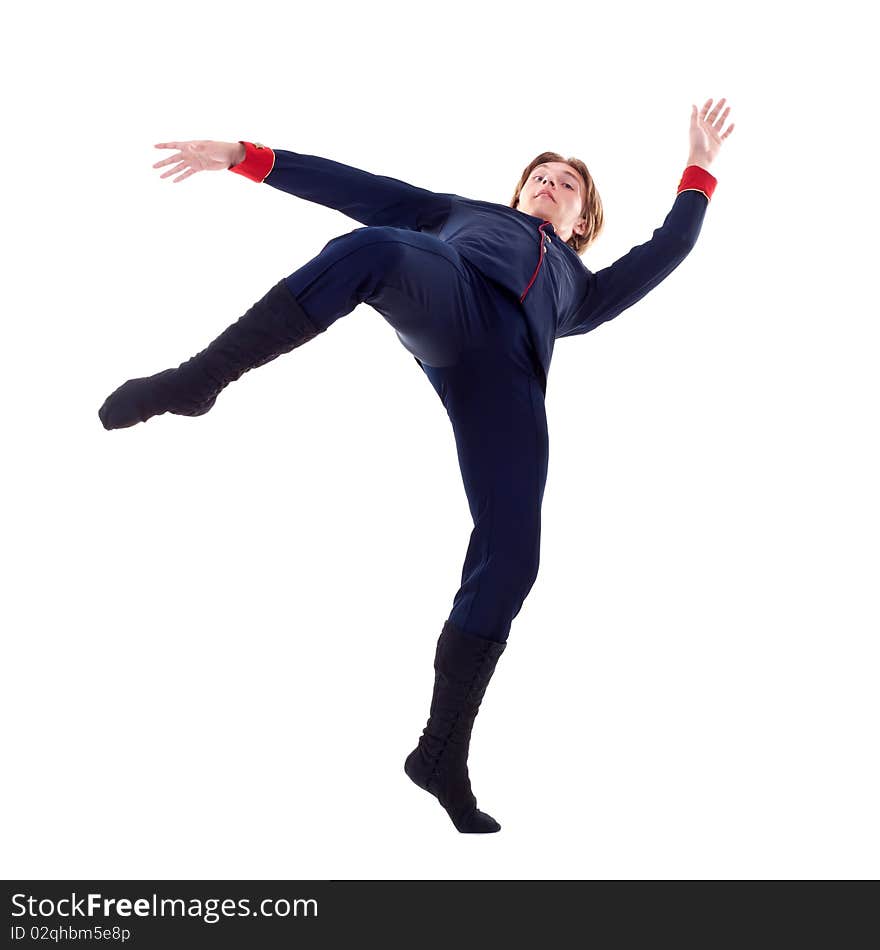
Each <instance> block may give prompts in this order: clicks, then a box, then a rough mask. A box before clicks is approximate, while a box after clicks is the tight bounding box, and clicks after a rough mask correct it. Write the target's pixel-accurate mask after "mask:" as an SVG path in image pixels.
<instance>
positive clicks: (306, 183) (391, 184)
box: [229, 142, 452, 231]
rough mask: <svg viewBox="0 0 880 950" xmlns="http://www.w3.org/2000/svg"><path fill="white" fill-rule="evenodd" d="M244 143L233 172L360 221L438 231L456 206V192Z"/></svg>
mask: <svg viewBox="0 0 880 950" xmlns="http://www.w3.org/2000/svg"><path fill="white" fill-rule="evenodd" d="M239 144H240V146H243V147H244V149H245V155H244V158H243V160H242V161H240V162H239V163H238V164H236V165H233V166H232V167H230V169H229V171H231V172H235V173H236V174H239V175H244V177H245V178H250V179H251V181H256V182H263V183H265V184H267V185H271V186H272V187H273V188H278V189H280V190H281V191H286V192H287V193H288V194H290V195H296V197H297V198H303V199H305V200H306V201H314V202H316V203H317V204H322V205H325V206H326V207H328V208H334V209H335V210H336V211H341V212H342V213H343V214H345V215H347V216H348V217H349V218H353V219H354V220H355V221H359V222H360V223H361V224H366V225H369V226H380V225H389V226H391V227H395V228H410V229H411V230H415V231H424V230H428V231H434V230H439V229H440V228H441V227H442V226H443V223H444V222H445V221H446V218H447V217H448V216H449V212H450V210H451V207H452V196H451V195H449V194H438V193H436V192H433V191H427V190H426V189H424V188H417V187H415V186H414V185H408V184H407V183H406V182H405V181H400V180H398V179H397V178H389V177H388V176H386V175H374V174H373V173H372V172H366V171H361V169H359V168H352V167H351V166H350V165H342V164H340V163H339V162H334V161H331V160H330V159H328V158H319V157H318V156H317V155H303V154H301V153H299V152H288V151H284V150H283V149H272V148H270V147H269V146H268V145H261V144H260V143H258V142H241V143H239Z"/></svg>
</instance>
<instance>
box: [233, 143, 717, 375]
mask: <svg viewBox="0 0 880 950" xmlns="http://www.w3.org/2000/svg"><path fill="white" fill-rule="evenodd" d="M241 144H243V145H244V146H245V158H244V159H243V160H242V161H241V162H240V163H238V164H237V165H233V166H231V167H230V169H229V170H230V171H231V172H235V173H236V174H239V175H243V176H244V177H246V178H248V179H250V180H251V181H255V182H259V183H264V184H267V185H271V186H272V187H273V188H278V189H280V190H281V191H285V192H287V193H288V194H291V195H295V196H297V197H298V198H303V199H305V200H306V201H312V202H316V203H317V204H322V205H325V206H326V207H328V208H334V209H335V210H337V211H341V212H342V213H343V214H345V215H347V216H348V217H350V218H352V219H353V220H355V221H358V222H360V223H361V224H364V225H367V226H391V227H396V228H409V229H412V230H415V231H424V232H426V233H429V234H433V235H436V236H437V237H438V238H440V239H441V240H443V241H447V242H448V243H449V244H451V245H453V246H454V247H455V248H456V249H457V250H458V252H459V253H460V254H461V255H462V256H463V257H465V258H466V259H467V260H468V261H470V262H471V263H472V264H473V265H474V266H475V267H476V268H477V269H478V270H479V271H481V272H482V273H483V274H485V275H486V276H487V277H489V278H490V279H491V280H493V281H495V282H496V283H498V284H500V285H501V286H502V287H504V288H506V289H507V290H508V291H509V292H511V293H512V294H514V295H515V296H516V297H517V298H518V299H519V302H520V304H521V306H522V308H523V312H524V315H525V319H526V323H527V325H528V330H529V336H530V338H531V341H532V344H533V346H534V347H535V351H536V353H537V355H538V358H539V360H540V365H541V368H542V370H543V374H544V375H543V379H542V380H541V383H542V387H543V389H544V391H545V392H546V386H547V374H548V372H549V369H550V360H551V358H552V355H553V345H554V342H555V341H556V339H558V338H559V337H565V336H574V335H576V334H579V333H589V331H590V330H593V329H595V328H596V327H597V326H599V325H600V324H602V323H606V322H607V321H608V320H612V319H613V318H614V317H616V316H617V315H618V314H620V313H622V312H623V311H624V310H626V309H627V308H628V307H631V306H632V305H633V304H634V303H636V302H637V301H639V300H641V298H642V297H644V296H645V294H647V293H648V291H649V290H652V289H653V288H654V287H656V286H657V284H659V283H660V282H661V281H662V280H663V279H664V278H666V277H667V276H668V275H669V274H671V273H672V271H673V270H675V268H676V267H678V265H679V264H680V263H681V262H682V261H683V260H684V259H685V257H687V255H688V254H689V253H690V251H691V249H692V248H693V247H694V244H695V243H696V240H697V237H698V235H699V233H700V229H701V227H702V223H703V218H704V216H705V214H706V208H707V207H708V205H709V201H710V200H711V198H712V193H713V191H714V190H715V185H716V184H717V179H716V178H715V177H714V175H712V174H711V173H710V172H708V171H707V170H706V169H704V168H702V167H701V166H699V165H688V166H687V167H686V168H685V170H684V174H683V175H682V177H681V180H680V182H679V184H678V190H677V193H676V197H675V200H674V202H673V204H672V208H671V210H670V211H669V213H668V214H667V215H666V218H665V220H664V221H663V224H662V225H660V227H659V228H657V229H656V230H655V231H654V234H653V236H652V237H651V239H650V240H649V241H647V242H646V243H644V244H640V245H637V246H636V247H634V248H632V250H630V251H629V252H628V253H627V254H625V255H624V256H623V257H621V258H620V259H619V260H617V261H615V262H614V263H613V264H611V265H610V266H608V267H605V268H603V269H602V270H599V271H596V272H595V273H594V272H592V271H590V270H589V269H588V268H587V267H586V266H585V265H584V264H583V262H582V261H581V259H580V256H579V255H578V254H577V252H576V251H575V250H574V249H573V248H571V247H569V245H568V244H566V243H565V242H564V241H563V240H562V239H561V238H559V237H558V236H557V234H556V231H555V229H554V227H553V224H552V223H551V222H550V221H547V220H546V219H543V218H539V217H535V216H534V215H531V214H526V213H525V212H524V211H520V210H518V209H516V208H511V207H509V206H507V205H502V204H496V203H494V202H491V201H480V200H477V199H473V198H464V197H462V196H461V195H456V194H452V193H447V192H433V191H428V190H426V189H424V188H418V187H416V186H414V185H410V184H407V183H406V182H404V181H400V180H398V179H396V178H389V177H387V176H385V175H376V174H373V173H371V172H367V171H362V170H361V169H358V168H353V167H351V166H349V165H343V164H341V163H339V162H335V161H331V160H330V159H327V158H320V157H318V156H315V155H303V154H300V153H298V152H290V151H285V150H283V149H273V148H270V147H269V146H267V145H263V144H261V143H259V142H244V141H243V142H242V143H241Z"/></svg>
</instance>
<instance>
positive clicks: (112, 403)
mask: <svg viewBox="0 0 880 950" xmlns="http://www.w3.org/2000/svg"><path fill="white" fill-rule="evenodd" d="M323 332H324V331H323V330H322V329H320V328H318V327H316V326H315V325H314V324H313V323H312V322H311V321H310V320H309V318H308V316H307V315H306V313H305V311H304V310H303V309H302V307H301V306H300V305H299V303H298V302H297V300H296V298H295V297H294V296H293V294H292V293H291V292H290V288H289V287H288V286H287V284H286V283H285V281H284V280H283V279H282V280H279V281H278V283H277V284H275V286H274V287H272V289H271V290H270V291H269V292H268V293H267V294H266V295H265V296H264V297H263V298H262V299H260V300H258V301H257V302H256V303H255V304H254V305H253V306H252V307H251V308H250V310H248V311H247V313H246V314H245V315H244V316H243V317H241V318H240V319H239V320H238V321H237V322H236V323H233V324H232V326H230V327H227V329H225V330H224V331H223V332H222V333H221V334H220V336H218V337H217V339H216V340H214V342H213V343H211V344H209V346H208V347H206V348H205V349H204V350H202V352H201V353H198V354H197V355H196V356H193V357H192V358H191V359H189V360H187V361H186V362H185V363H181V364H180V366H178V367H177V368H176V369H166V370H163V371H162V372H161V373H156V374H155V375H154V376H147V377H143V378H139V379H130V380H128V382H125V383H123V384H122V385H121V386H120V387H119V388H118V389H117V390H115V391H114V392H113V393H111V395H109V396H108V397H107V399H105V400H104V404H103V405H102V406H101V408H100V409H99V410H98V417H99V418H100V420H101V423H102V424H103V426H104V428H105V429H123V428H125V427H127V426H133V425H135V424H136V423H138V422H146V421H147V419H149V418H150V417H152V416H157V415H161V414H162V413H164V412H171V413H174V414H175V415H180V416H201V415H203V414H204V413H206V412H207V411H208V410H209V409H210V408H211V407H212V406H213V405H214V402H215V401H216V399H217V396H218V395H219V394H220V391H221V390H222V389H224V388H225V387H226V386H228V385H229V383H231V382H232V381H233V380H236V379H238V378H239V377H240V376H241V375H242V374H243V373H246V372H247V371H248V370H249V369H253V368H254V367H256V366H262V365H263V364H264V363H268V362H269V361H270V360H273V359H275V357H276V356H280V355H281V354H282V353H288V352H290V350H292V349H294V347H297V346H300V345H301V344H302V343H306V342H308V341H309V340H311V339H312V337H314V336H317V334H318V333H323Z"/></svg>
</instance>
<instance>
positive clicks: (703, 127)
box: [556, 99, 734, 337]
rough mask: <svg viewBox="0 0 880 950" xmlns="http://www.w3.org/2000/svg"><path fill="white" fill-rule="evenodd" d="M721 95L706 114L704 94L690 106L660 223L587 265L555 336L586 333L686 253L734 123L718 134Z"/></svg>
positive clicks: (634, 299)
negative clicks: (615, 256)
mask: <svg viewBox="0 0 880 950" xmlns="http://www.w3.org/2000/svg"><path fill="white" fill-rule="evenodd" d="M724 101H725V100H724V99H721V100H720V101H719V102H718V104H717V106H716V107H715V109H714V110H713V111H712V112H711V114H709V107H710V105H711V103H712V100H711V99H709V100H708V101H707V102H706V104H705V105H704V106H703V109H702V111H701V112H700V113H699V114H698V113H697V107H696V106H693V107H692V111H691V128H690V157H689V159H688V164H687V167H686V168H685V170H684V174H683V175H682V176H681V180H680V181H679V184H678V190H677V193H676V198H675V202H674V203H673V205H672V209H671V210H670V212H669V214H667V215H666V219H665V220H664V222H663V224H662V225H661V226H660V227H659V228H657V230H655V231H654V234H653V237H652V238H651V240H650V241H648V242H646V243H645V244H640V245H638V246H637V247H634V248H632V250H630V251H629V253H628V254H625V255H624V256H623V257H621V258H620V259H619V260H617V261H615V262H614V263H613V264H611V265H610V266H609V267H605V268H603V269H602V270H600V271H597V272H596V273H595V274H594V273H592V272H590V271H587V274H588V280H587V286H586V291H585V293H584V294H583V296H582V298H581V300H580V301H578V302H577V303H576V305H575V307H574V309H573V310H572V311H571V312H570V313H567V314H561V315H560V319H559V324H558V327H557V332H556V336H557V337H563V336H573V335H575V334H578V333H588V332H589V331H590V330H593V329H595V328H596V327H597V326H599V324H601V323H605V322H607V321H608V320H612V319H613V318H614V317H616V316H617V315H618V314H620V313H622V312H623V311H624V310H626V309H627V308H629V307H631V306H632V305H633V304H634V303H637V302H638V301H639V300H641V299H642V297H644V296H645V294H647V293H648V291H650V290H653V288H654V287H656V286H657V285H658V284H659V283H660V282H661V281H662V280H664V279H665V278H666V277H668V276H669V275H670V274H671V273H672V272H673V271H674V270H675V268H676V267H678V265H679V264H680V263H681V262H682V261H683V260H684V259H685V258H686V257H687V256H688V254H690V252H691V251H692V250H693V248H694V245H695V244H696V242H697V238H698V237H699V234H700V230H701V228H702V226H703V218H704V217H705V215H706V209H707V208H708V207H709V202H710V201H711V199H712V194H713V192H714V191H715V186H716V185H717V184H718V180H717V179H716V178H715V176H714V175H713V174H712V173H711V172H710V171H709V165H710V164H711V163H712V161H713V160H714V159H715V158H716V157H717V154H718V150H719V148H720V146H721V143H722V141H723V140H724V139H725V138H727V136H728V135H729V134H730V133H731V132H732V131H733V128H734V126H733V125H731V126H730V128H729V129H728V130H727V131H726V132H725V133H724V134H723V135H721V134H720V130H721V127H722V126H723V123H724V119H725V118H726V117H727V114H728V113H729V112H730V109H729V108H728V109H726V110H725V112H724V114H723V115H722V116H721V117H720V119H719V118H718V113H719V111H720V109H721V106H722V105H723V104H724Z"/></svg>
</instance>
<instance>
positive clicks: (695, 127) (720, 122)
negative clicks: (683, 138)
mask: <svg viewBox="0 0 880 950" xmlns="http://www.w3.org/2000/svg"><path fill="white" fill-rule="evenodd" d="M725 102H727V99H719V100H718V102H717V104H716V105H715V108H714V109H712V111H711V112H710V111H709V108H710V106H711V105H712V100H711V99H707V100H706V102H705V104H704V105H703V108H702V109H700V110H699V112H698V111H697V107H696V106H691V128H690V147H691V159H692V160H693V161H695V162H697V163H698V164H702V165H709V164H710V163H711V162H712V161H713V160H714V159H715V158H716V156H717V155H718V152H719V150H720V149H721V143H722V142H723V141H724V140H725V139H726V138H727V136H728V135H730V133H731V132H732V131H733V130H734V128H736V125H735V123H733V122H732V123H731V124H730V128H728V129H727V131H726V132H724V134H722V133H721V130H722V129H723V128H724V120H725V119H726V118H727V116H728V115H729V113H730V106H728V107H727V108H726V109H725V110H724V112H723V113H722V114H721V116H720V117H719V115H718V113H719V112H721V107H722V106H723V105H724V103H725Z"/></svg>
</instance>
